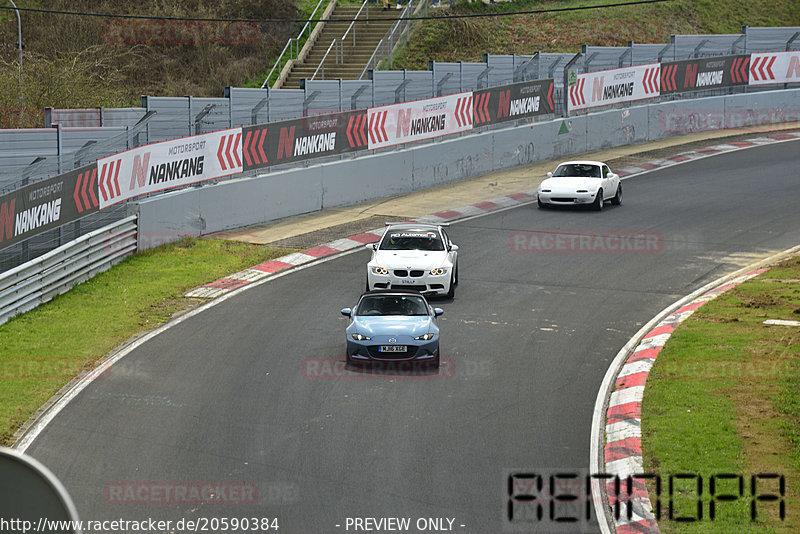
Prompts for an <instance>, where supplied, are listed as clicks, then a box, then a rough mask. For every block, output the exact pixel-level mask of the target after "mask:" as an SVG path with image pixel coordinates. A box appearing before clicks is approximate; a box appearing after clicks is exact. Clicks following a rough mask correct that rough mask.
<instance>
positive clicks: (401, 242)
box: [380, 230, 444, 251]
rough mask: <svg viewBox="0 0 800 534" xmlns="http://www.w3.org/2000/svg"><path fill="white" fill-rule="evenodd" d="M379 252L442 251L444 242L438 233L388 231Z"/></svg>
mask: <svg viewBox="0 0 800 534" xmlns="http://www.w3.org/2000/svg"><path fill="white" fill-rule="evenodd" d="M380 249H381V250H438V251H441V250H444V242H443V241H442V237H441V236H440V235H439V233H438V232H435V231H433V230H390V231H389V232H388V233H387V234H386V236H384V238H383V241H381V246H380Z"/></svg>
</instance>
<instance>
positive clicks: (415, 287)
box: [392, 284, 428, 291]
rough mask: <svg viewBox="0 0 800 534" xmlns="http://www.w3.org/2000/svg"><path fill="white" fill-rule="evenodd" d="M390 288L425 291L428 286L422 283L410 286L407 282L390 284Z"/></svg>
mask: <svg viewBox="0 0 800 534" xmlns="http://www.w3.org/2000/svg"><path fill="white" fill-rule="evenodd" d="M392 289H400V290H403V289H407V290H409V291H427V290H428V286H426V285H424V284H423V285H419V286H412V285H407V284H392Z"/></svg>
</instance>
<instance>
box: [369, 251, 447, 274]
mask: <svg viewBox="0 0 800 534" xmlns="http://www.w3.org/2000/svg"><path fill="white" fill-rule="evenodd" d="M370 263H371V264H373V265H379V266H381V267H385V268H387V269H408V268H412V269H424V270H428V269H436V268H439V267H443V266H445V264H447V263H449V262H448V261H447V251H445V250H440V251H432V252H426V251H423V250H378V251H376V252H375V257H374V258H373V260H372V261H371V262H370Z"/></svg>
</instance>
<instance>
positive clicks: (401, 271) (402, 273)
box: [394, 269, 408, 278]
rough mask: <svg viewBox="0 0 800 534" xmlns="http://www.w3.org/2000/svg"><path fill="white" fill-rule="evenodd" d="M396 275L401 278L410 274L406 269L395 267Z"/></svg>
mask: <svg viewBox="0 0 800 534" xmlns="http://www.w3.org/2000/svg"><path fill="white" fill-rule="evenodd" d="M394 275H395V276H399V277H400V278H405V277H406V276H408V271H406V270H405V269H395V270H394Z"/></svg>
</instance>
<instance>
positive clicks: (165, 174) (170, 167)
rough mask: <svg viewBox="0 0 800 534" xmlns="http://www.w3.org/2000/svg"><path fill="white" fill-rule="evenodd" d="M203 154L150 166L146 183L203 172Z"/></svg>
mask: <svg viewBox="0 0 800 534" xmlns="http://www.w3.org/2000/svg"><path fill="white" fill-rule="evenodd" d="M204 157H205V156H197V157H196V158H186V159H182V160H178V161H173V162H170V163H162V164H161V165H153V166H152V167H150V178H149V179H148V181H147V184H148V185H155V184H160V183H164V182H171V181H173V180H183V179H184V178H190V177H192V176H198V175H201V174H203V159H204Z"/></svg>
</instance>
